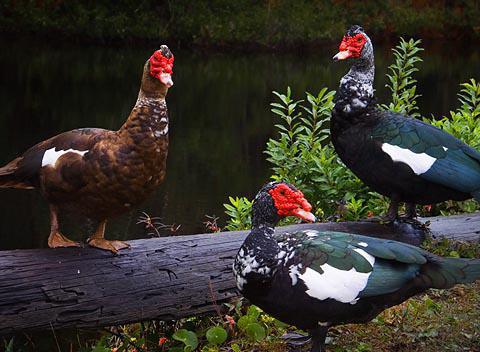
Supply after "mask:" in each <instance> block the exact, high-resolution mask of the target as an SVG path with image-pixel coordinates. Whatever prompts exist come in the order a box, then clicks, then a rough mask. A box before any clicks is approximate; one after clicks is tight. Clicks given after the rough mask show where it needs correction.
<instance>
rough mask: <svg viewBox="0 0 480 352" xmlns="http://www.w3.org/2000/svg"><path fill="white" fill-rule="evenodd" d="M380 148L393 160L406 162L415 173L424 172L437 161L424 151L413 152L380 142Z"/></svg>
mask: <svg viewBox="0 0 480 352" xmlns="http://www.w3.org/2000/svg"><path fill="white" fill-rule="evenodd" d="M382 150H383V151H384V152H385V153H387V154H388V155H389V156H390V158H392V160H393V161H396V162H402V163H404V164H407V165H408V166H409V167H410V168H411V169H412V170H413V172H415V173H416V174H417V175H421V174H424V173H425V172H427V171H428V170H430V168H431V167H432V165H433V163H434V162H435V161H437V159H435V158H434V157H432V156H430V155H428V154H425V153H414V152H412V151H411V150H408V149H404V148H400V147H399V146H396V145H391V144H388V143H383V144H382Z"/></svg>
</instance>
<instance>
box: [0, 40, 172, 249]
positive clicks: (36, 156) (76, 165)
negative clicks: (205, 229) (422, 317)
mask: <svg viewBox="0 0 480 352" xmlns="http://www.w3.org/2000/svg"><path fill="white" fill-rule="evenodd" d="M173 61H174V57H173V54H172V53H171V51H170V49H169V48H168V47H167V46H166V45H162V46H161V47H160V49H159V50H157V51H155V52H154V53H153V55H152V56H151V57H150V58H149V59H148V60H147V62H146V63H145V65H144V69H143V76H142V81H141V85H140V92H139V93H138V99H137V102H136V104H135V106H134V107H133V109H132V111H131V113H130V115H129V116H128V119H127V120H126V121H125V123H124V124H123V126H122V127H121V128H120V129H119V130H117V131H109V130H104V129H99V128H82V129H76V130H73V131H69V132H64V133H61V134H59V135H57V136H55V137H52V138H50V139H48V140H46V141H43V142H40V143H38V144H37V145H35V146H33V147H32V148H30V149H29V150H27V151H26V152H25V153H24V154H22V155H20V156H19V157H17V158H16V159H15V160H13V161H11V162H10V163H8V164H7V165H5V166H4V167H2V168H0V188H20V189H33V188H36V189H38V190H39V191H40V192H41V193H42V195H43V196H44V197H45V198H46V200H47V201H48V203H49V205H50V223H51V230H50V235H49V237H48V245H49V247H52V248H55V247H76V246H79V245H80V244H79V243H77V242H74V241H72V240H70V239H69V238H68V237H67V236H65V235H64V234H63V233H62V232H61V231H60V228H59V221H58V213H59V212H62V211H69V212H71V213H73V214H74V215H77V217H79V218H81V219H83V218H88V219H90V220H93V221H94V222H95V223H97V224H98V227H97V230H96V231H95V232H94V233H93V234H91V235H90V238H89V239H88V244H89V245H90V246H92V247H96V248H100V249H104V250H108V251H111V252H114V253H116V252H117V251H119V250H121V249H124V248H128V247H129V245H128V243H126V242H123V241H111V240H107V239H105V238H104V232H105V226H106V223H107V219H109V218H112V217H115V216H117V215H120V214H122V213H125V212H128V211H130V210H131V209H132V207H134V206H135V205H138V204H139V203H141V202H142V201H143V200H145V199H146V198H147V197H148V196H150V195H151V193H152V192H153V191H154V190H155V189H156V188H157V187H158V185H160V183H161V182H162V181H163V179H164V178H165V172H166V159H167V153H168V123H169V120H168V113H167V104H166V102H165V97H166V95H167V92H168V89H169V88H170V87H171V86H172V85H173V81H172V73H173Z"/></svg>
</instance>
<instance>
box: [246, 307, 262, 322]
mask: <svg viewBox="0 0 480 352" xmlns="http://www.w3.org/2000/svg"><path fill="white" fill-rule="evenodd" d="M261 312H262V310H261V309H260V308H258V307H257V306H254V305H251V306H250V307H248V311H247V315H248V316H249V317H251V318H252V319H253V320H257V319H258V317H259V316H260V313H261Z"/></svg>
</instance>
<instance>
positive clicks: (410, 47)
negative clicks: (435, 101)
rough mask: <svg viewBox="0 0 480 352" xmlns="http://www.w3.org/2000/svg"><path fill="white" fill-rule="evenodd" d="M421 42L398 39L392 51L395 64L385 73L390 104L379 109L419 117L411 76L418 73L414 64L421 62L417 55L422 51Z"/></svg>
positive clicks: (415, 86)
mask: <svg viewBox="0 0 480 352" xmlns="http://www.w3.org/2000/svg"><path fill="white" fill-rule="evenodd" d="M420 43H421V41H420V40H417V41H414V40H413V39H410V40H409V41H408V42H407V41H406V40H405V39H403V38H400V43H399V44H398V45H397V47H396V48H394V49H392V51H393V56H394V57H395V62H394V63H393V64H392V65H390V66H389V67H388V68H389V70H390V73H387V78H388V81H389V83H387V84H386V85H385V86H386V87H387V88H388V89H389V90H390V91H391V93H392V101H391V103H390V104H388V105H386V104H382V105H380V107H381V108H383V109H385V110H390V111H393V112H399V113H402V114H407V115H410V116H412V117H420V114H419V113H418V112H416V110H418V106H417V98H419V97H420V95H419V94H417V85H416V83H417V80H416V79H414V78H413V74H414V73H415V72H417V71H418V68H417V67H415V64H416V63H418V62H421V61H423V60H422V59H421V58H420V57H419V56H418V53H419V52H420V51H423V48H420V47H419V45H420Z"/></svg>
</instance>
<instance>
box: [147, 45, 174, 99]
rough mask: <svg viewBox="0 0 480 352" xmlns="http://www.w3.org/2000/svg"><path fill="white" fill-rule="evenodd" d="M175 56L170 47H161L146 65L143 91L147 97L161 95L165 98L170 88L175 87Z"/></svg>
mask: <svg viewBox="0 0 480 352" xmlns="http://www.w3.org/2000/svg"><path fill="white" fill-rule="evenodd" d="M173 61H174V56H173V54H172V52H171V51H170V49H169V48H168V46H166V45H161V46H160V49H158V50H156V51H155V52H154V53H153V54H152V56H150V58H149V59H148V60H147V62H146V63H145V67H144V69H143V79H142V90H143V91H144V93H146V94H147V95H156V94H159V93H161V95H163V96H165V95H166V93H167V91H168V88H170V87H171V86H173V80H172V74H173Z"/></svg>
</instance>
